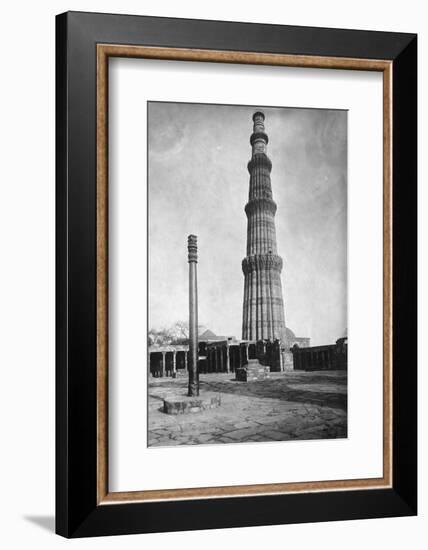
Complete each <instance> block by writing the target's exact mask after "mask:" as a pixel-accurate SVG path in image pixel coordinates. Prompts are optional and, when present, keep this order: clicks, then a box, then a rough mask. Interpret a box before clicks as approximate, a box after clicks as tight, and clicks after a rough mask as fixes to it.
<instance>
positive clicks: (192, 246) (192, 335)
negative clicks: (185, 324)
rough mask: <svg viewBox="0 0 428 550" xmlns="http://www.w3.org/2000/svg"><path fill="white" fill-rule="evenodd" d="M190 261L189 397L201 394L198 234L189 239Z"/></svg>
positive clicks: (190, 236)
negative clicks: (199, 369)
mask: <svg viewBox="0 0 428 550" xmlns="http://www.w3.org/2000/svg"><path fill="white" fill-rule="evenodd" d="M187 249H188V262H189V355H190V357H189V358H190V365H189V391H188V395H189V397H195V396H197V395H199V374H198V354H199V344H198V279H197V270H196V266H197V263H198V244H197V237H196V235H189V237H188V241H187Z"/></svg>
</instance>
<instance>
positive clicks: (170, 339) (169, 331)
mask: <svg viewBox="0 0 428 550" xmlns="http://www.w3.org/2000/svg"><path fill="white" fill-rule="evenodd" d="M204 329H205V326H204V325H199V326H198V331H199V333H201V332H202V331H203V330H204ZM147 339H148V344H149V346H167V345H169V344H176V343H178V342H182V341H183V340H188V339H189V323H188V322H187V321H176V322H175V323H174V324H173V325H171V327H169V328H162V329H154V328H151V329H150V330H149V332H148V335H147Z"/></svg>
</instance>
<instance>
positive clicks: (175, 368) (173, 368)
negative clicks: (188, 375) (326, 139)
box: [172, 350, 177, 378]
mask: <svg viewBox="0 0 428 550" xmlns="http://www.w3.org/2000/svg"><path fill="white" fill-rule="evenodd" d="M176 359H177V351H176V350H174V351H173V352H172V376H173V377H174V378H175V377H176V376H177V362H176Z"/></svg>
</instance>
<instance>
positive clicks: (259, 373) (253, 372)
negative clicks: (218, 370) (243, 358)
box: [236, 359, 270, 382]
mask: <svg viewBox="0 0 428 550" xmlns="http://www.w3.org/2000/svg"><path fill="white" fill-rule="evenodd" d="M269 373H270V367H266V366H264V365H261V364H260V362H259V360H258V359H249V360H248V363H247V364H246V365H245V366H244V367H241V368H239V369H236V380H238V381H239V382H256V381H258V380H266V378H269Z"/></svg>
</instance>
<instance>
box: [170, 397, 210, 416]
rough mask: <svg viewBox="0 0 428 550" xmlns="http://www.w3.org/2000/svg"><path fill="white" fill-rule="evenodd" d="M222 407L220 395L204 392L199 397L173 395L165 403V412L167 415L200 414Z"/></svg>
mask: <svg viewBox="0 0 428 550" xmlns="http://www.w3.org/2000/svg"><path fill="white" fill-rule="evenodd" d="M220 405H221V396H220V394H219V393H209V394H206V393H205V392H204V394H203V395H200V396H198V397H189V396H188V395H183V394H181V395H177V396H173V395H171V396H170V397H168V399H164V401H163V412H164V413H166V414H189V413H198V412H202V411H205V410H207V409H215V408H217V407H220Z"/></svg>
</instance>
